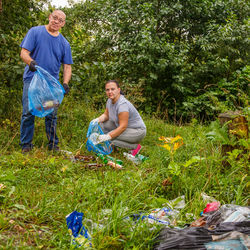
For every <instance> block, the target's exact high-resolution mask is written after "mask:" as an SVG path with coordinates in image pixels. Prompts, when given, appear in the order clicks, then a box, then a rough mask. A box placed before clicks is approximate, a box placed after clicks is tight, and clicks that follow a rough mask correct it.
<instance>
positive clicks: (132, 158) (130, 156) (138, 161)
mask: <svg viewBox="0 0 250 250" xmlns="http://www.w3.org/2000/svg"><path fill="white" fill-rule="evenodd" d="M123 155H124V156H125V157H126V158H127V159H128V160H130V161H132V162H133V163H135V164H140V163H141V162H142V160H141V159H140V158H138V157H135V156H133V155H131V154H129V153H126V152H124V153H123Z"/></svg>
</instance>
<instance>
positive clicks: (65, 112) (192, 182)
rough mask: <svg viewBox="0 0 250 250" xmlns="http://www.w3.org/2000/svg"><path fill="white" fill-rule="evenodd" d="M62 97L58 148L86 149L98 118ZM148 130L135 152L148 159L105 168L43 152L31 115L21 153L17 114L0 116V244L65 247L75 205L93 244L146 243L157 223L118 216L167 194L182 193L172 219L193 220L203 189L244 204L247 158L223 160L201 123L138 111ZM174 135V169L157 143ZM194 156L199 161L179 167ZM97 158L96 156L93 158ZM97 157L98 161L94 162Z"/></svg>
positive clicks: (146, 208)
mask: <svg viewBox="0 0 250 250" xmlns="http://www.w3.org/2000/svg"><path fill="white" fill-rule="evenodd" d="M72 103H73V98H72V99H66V98H65V100H64V104H63V105H62V107H61V108H60V110H59V115H58V117H59V119H58V135H59V138H60V147H61V149H64V150H68V151H71V152H73V153H74V154H75V153H76V152H79V151H80V153H81V154H83V155H93V154H92V153H90V152H88V151H87V150H86V149H85V146H84V142H85V139H86V132H87V128H88V124H89V121H90V120H92V119H93V118H95V117H97V116H98V115H99V114H100V113H101V111H99V112H97V111H96V110H94V109H93V107H92V106H91V105H87V104H84V103H78V104H77V105H76V104H74V105H72ZM143 118H144V120H145V123H146V126H147V136H146V138H145V139H144V140H143V142H142V145H143V149H142V152H141V153H142V154H143V155H145V156H148V157H149V159H148V160H147V161H145V162H144V163H142V164H140V165H134V164H133V163H132V162H130V161H128V160H126V159H125V158H123V155H122V152H118V153H112V156H114V157H116V158H119V159H122V160H123V161H124V169H123V170H120V171H118V170H114V169H112V168H110V167H108V166H105V167H102V168H100V169H98V170H93V169H88V168H86V167H85V163H84V162H79V161H78V162H72V161H71V160H70V159H69V158H67V157H65V155H64V154H62V153H55V154H53V153H51V152H49V151H47V149H46V144H47V139H46V136H45V128H44V122H43V120H42V119H36V129H35V136H34V144H35V148H34V150H33V151H32V153H30V154H27V155H22V154H21V153H20V147H19V145H18V144H19V119H17V118H11V119H9V120H4V121H1V128H0V143H1V144H0V156H1V157H0V184H2V186H0V187H1V188H0V248H4V249H13V248H24V249H32V248H38V249H39V248H40V249H47V248H56V249H69V248H72V246H70V235H69V233H68V230H67V226H66V220H65V216H66V215H67V214H69V213H71V212H72V211H74V210H77V211H79V212H83V213H84V216H85V217H84V218H85V219H84V221H83V224H84V225H85V226H87V228H88V229H89V231H90V232H91V233H92V235H91V236H92V243H93V246H94V248H96V249H150V248H152V246H153V244H154V238H155V236H156V235H157V232H159V230H160V226H156V227H154V230H152V226H151V225H149V224H148V223H146V222H144V221H142V222H139V223H137V224H133V223H132V224H131V223H130V222H128V220H125V219H124V218H125V217H127V216H129V215H132V214H138V213H141V212H142V213H145V214H147V213H149V212H150V211H151V210H152V209H154V208H161V207H162V206H164V204H165V203H166V202H168V201H169V200H171V199H174V198H177V197H179V196H181V195H185V200H186V206H185V208H184V209H182V210H181V214H180V217H179V219H178V220H177V225H178V226H182V225H183V224H185V223H190V222H192V221H193V220H194V218H193V217H192V216H191V218H190V217H189V216H188V215H187V214H188V213H189V214H190V213H192V214H193V215H194V216H195V217H196V218H198V217H199V213H200V212H201V211H202V210H203V209H204V207H205V205H206V202H204V201H203V199H202V196H201V194H202V193H206V194H207V195H210V196H212V197H214V198H215V199H217V200H218V201H220V202H221V203H222V204H231V203H236V204H238V205H247V204H248V198H249V196H248V192H247V189H248V187H249V182H248V176H247V173H248V170H249V169H248V166H247V160H246V157H245V158H244V157H243V159H241V161H240V162H239V161H237V159H236V158H235V160H234V158H233V156H231V158H230V163H231V165H229V166H227V167H225V166H223V165H222V156H221V152H220V150H221V146H220V145H219V144H215V143H211V142H210V141H207V139H206V136H205V134H206V132H207V127H205V126H203V125H201V124H198V123H197V122H195V123H193V124H186V125H180V124H178V125H175V124H167V123H165V122H164V121H162V120H159V119H156V118H151V117H147V116H143ZM176 135H180V136H181V137H182V138H183V141H184V145H183V146H182V147H181V148H179V149H178V150H176V152H175V155H174V161H175V162H176V163H177V164H178V166H179V171H180V174H177V172H175V171H174V170H173V171H172V172H170V170H169V169H168V165H169V162H170V160H171V157H170V154H169V152H168V151H167V150H165V149H164V148H162V147H160V146H159V144H161V142H160V141H159V140H158V138H159V137H160V136H171V137H174V136H176ZM193 156H199V157H201V158H202V160H201V161H199V162H196V163H195V164H191V165H190V166H188V167H183V164H184V163H185V162H187V161H188V160H189V159H191V158H192V157H193ZM97 161H99V160H98V159H97ZM100 163H101V162H100Z"/></svg>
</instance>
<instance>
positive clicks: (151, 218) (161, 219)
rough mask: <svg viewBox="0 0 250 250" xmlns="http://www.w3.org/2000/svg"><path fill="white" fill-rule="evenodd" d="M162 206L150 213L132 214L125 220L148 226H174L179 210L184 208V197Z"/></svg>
mask: <svg viewBox="0 0 250 250" xmlns="http://www.w3.org/2000/svg"><path fill="white" fill-rule="evenodd" d="M163 205H164V207H162V208H156V209H153V210H152V211H151V212H150V213H140V214H133V215H131V216H129V217H126V219H129V218H132V219H133V221H135V222H137V221H139V220H143V221H144V222H148V223H150V224H162V225H166V226H175V221H176V220H177V218H178V216H179V213H180V210H181V209H183V208H184V207H185V196H184V195H183V196H180V197H178V198H176V199H174V200H171V201H169V202H167V203H165V204H163Z"/></svg>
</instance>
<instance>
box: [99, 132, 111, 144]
mask: <svg viewBox="0 0 250 250" xmlns="http://www.w3.org/2000/svg"><path fill="white" fill-rule="evenodd" d="M109 140H111V136H110V135H109V134H105V135H99V136H98V137H97V139H96V143H97V144H99V143H102V142H105V141H109Z"/></svg>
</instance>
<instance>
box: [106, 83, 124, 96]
mask: <svg viewBox="0 0 250 250" xmlns="http://www.w3.org/2000/svg"><path fill="white" fill-rule="evenodd" d="M111 82H114V83H115V84H116V87H117V88H120V84H119V82H118V81H116V80H109V81H107V82H106V83H105V86H106V85H107V84H108V83H111ZM120 94H121V95H124V93H123V91H122V90H120Z"/></svg>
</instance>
